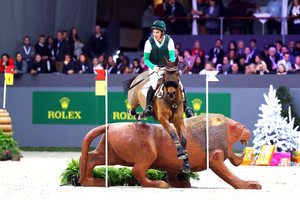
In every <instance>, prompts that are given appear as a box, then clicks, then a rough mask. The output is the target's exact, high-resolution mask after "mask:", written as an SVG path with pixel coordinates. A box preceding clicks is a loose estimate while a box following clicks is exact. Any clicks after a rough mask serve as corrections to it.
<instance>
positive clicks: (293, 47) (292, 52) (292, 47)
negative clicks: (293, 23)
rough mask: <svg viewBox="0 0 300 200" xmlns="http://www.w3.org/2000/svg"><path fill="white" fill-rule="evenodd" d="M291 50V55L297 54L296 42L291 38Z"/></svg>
mask: <svg viewBox="0 0 300 200" xmlns="http://www.w3.org/2000/svg"><path fill="white" fill-rule="evenodd" d="M289 52H290V53H291V55H293V56H295V55H296V54H295V42H294V41H293V40H291V41H290V42H289Z"/></svg>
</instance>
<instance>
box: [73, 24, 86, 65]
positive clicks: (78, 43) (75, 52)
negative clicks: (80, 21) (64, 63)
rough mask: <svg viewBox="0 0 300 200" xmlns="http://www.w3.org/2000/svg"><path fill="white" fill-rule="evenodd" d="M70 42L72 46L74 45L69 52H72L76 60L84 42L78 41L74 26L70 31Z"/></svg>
mask: <svg viewBox="0 0 300 200" xmlns="http://www.w3.org/2000/svg"><path fill="white" fill-rule="evenodd" d="M70 44H71V46H72V47H74V50H73V51H71V53H73V56H74V57H75V58H76V60H78V59H79V56H80V54H82V49H83V47H84V44H83V43H82V42H81V41H80V39H79V36H78V31H77V28H75V27H73V28H72V29H71V31H70Z"/></svg>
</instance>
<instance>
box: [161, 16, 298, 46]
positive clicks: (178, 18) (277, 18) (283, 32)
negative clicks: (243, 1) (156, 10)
mask: <svg viewBox="0 0 300 200" xmlns="http://www.w3.org/2000/svg"><path fill="white" fill-rule="evenodd" d="M164 19H165V20H171V19H175V20H194V19H195V20H199V19H200V20H201V19H206V20H208V19H209V20H211V19H213V20H220V22H219V24H220V28H219V35H220V38H221V39H222V38H223V35H224V33H225V31H226V30H229V28H228V27H226V26H224V22H225V20H260V23H261V24H262V26H261V33H262V34H263V35H265V23H266V22H267V21H268V20H270V19H275V20H280V21H281V34H280V35H282V38H283V39H282V40H283V41H284V40H285V35H287V34H288V31H287V30H289V27H288V23H287V22H288V20H290V19H300V17H213V18H206V17H197V16H193V17H165V18H164ZM263 20H265V21H263ZM227 22H228V21H227ZM282 23H284V24H286V27H285V28H282V26H283V25H282ZM252 25H253V24H252ZM256 25H257V24H256ZM284 26H285V25H284ZM224 27H225V28H228V29H226V30H225V31H224ZM225 34H226V33H225Z"/></svg>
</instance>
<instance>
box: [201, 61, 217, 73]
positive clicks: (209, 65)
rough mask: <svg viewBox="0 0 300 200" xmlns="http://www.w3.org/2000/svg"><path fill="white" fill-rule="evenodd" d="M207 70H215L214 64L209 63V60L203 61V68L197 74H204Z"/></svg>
mask: <svg viewBox="0 0 300 200" xmlns="http://www.w3.org/2000/svg"><path fill="white" fill-rule="evenodd" d="M207 71H215V68H214V64H213V63H211V62H207V63H205V67H204V69H202V70H201V71H200V72H199V74H200V75H206V72H207Z"/></svg>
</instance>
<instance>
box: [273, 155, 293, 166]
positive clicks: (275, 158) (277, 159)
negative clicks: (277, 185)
mask: <svg viewBox="0 0 300 200" xmlns="http://www.w3.org/2000/svg"><path fill="white" fill-rule="evenodd" d="M283 158H287V159H290V160H291V152H287V153H281V152H275V153H274V154H273V157H272V160H271V163H270V166H278V165H279V164H280V163H281V159H283Z"/></svg>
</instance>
